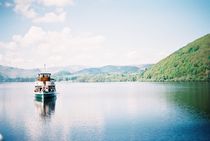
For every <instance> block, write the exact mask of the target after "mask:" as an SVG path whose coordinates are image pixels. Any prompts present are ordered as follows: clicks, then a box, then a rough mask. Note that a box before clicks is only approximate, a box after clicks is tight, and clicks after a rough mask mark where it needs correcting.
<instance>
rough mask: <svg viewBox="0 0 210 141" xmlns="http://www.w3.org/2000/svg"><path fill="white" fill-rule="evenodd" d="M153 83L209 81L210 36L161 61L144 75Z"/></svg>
mask: <svg viewBox="0 0 210 141" xmlns="http://www.w3.org/2000/svg"><path fill="white" fill-rule="evenodd" d="M142 78H143V79H144V80H145V79H146V80H151V81H209V80H210V34H207V35H205V36H203V37H201V38H199V39H197V40H195V41H193V42H191V43H189V44H188V45H186V46H184V47H183V48H181V49H179V50H178V51H176V52H174V53H173V54H171V55H170V56H168V57H166V58H165V59H163V60H161V61H160V62H158V63H157V64H155V65H154V66H152V67H151V68H150V69H148V70H147V71H146V72H144V74H143V75H142Z"/></svg>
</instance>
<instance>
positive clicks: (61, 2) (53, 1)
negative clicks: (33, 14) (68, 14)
mask: <svg viewBox="0 0 210 141" xmlns="http://www.w3.org/2000/svg"><path fill="white" fill-rule="evenodd" d="M38 2H39V3H41V4H43V5H45V6H56V7H64V6H66V5H72V4H73V3H74V1H73V0H38Z"/></svg>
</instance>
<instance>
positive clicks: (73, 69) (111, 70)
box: [0, 64, 151, 81]
mask: <svg viewBox="0 0 210 141" xmlns="http://www.w3.org/2000/svg"><path fill="white" fill-rule="evenodd" d="M147 66H151V65H150V64H145V65H139V66H138V67H137V66H113V65H107V66H103V67H94V68H91V67H87V66H76V65H74V66H66V67H51V68H47V71H48V72H51V73H52V75H53V77H55V78H56V79H57V80H60V81H61V80H71V79H72V78H73V79H75V78H77V79H79V78H80V77H81V78H84V76H86V77H87V75H88V77H92V75H99V74H100V77H101V76H102V74H103V75H105V74H109V75H110V74H123V73H138V72H142V71H143V70H144V69H145V67H147ZM41 70H43V68H40V69H22V68H15V67H8V66H2V65H0V81H33V80H34V79H35V76H36V75H37V74H38V73H39V72H41Z"/></svg>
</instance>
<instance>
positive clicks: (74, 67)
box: [41, 65, 89, 74]
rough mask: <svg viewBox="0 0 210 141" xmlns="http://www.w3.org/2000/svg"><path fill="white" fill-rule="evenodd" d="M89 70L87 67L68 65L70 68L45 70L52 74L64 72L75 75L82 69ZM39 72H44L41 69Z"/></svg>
mask: <svg viewBox="0 0 210 141" xmlns="http://www.w3.org/2000/svg"><path fill="white" fill-rule="evenodd" d="M85 68H89V67H88V66H81V65H70V66H63V67H49V68H47V71H48V72H51V73H52V74H54V73H58V72H60V71H66V72H70V73H75V72H77V71H80V70H82V69H85ZM41 70H44V69H43V68H41Z"/></svg>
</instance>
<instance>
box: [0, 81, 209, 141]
mask: <svg viewBox="0 0 210 141" xmlns="http://www.w3.org/2000/svg"><path fill="white" fill-rule="evenodd" d="M33 87H34V85H33V83H1V84H0V134H2V135H3V137H4V140H6V141H7V140H8V141H12V140H21V141H24V140H29V141H41V140H43V141H47V140H56V141H58V140H67V141H168V140H170V141H173V140H174V141H182V140H183V141H184V140H186V141H199V140H204V141H205V140H206V141H207V140H209V139H210V92H209V89H210V84H209V83H143V82H142V83H141V82H140V83H65V82H62V83H57V91H58V92H59V94H58V96H57V98H52V99H47V100H42V99H35V97H34V94H33Z"/></svg>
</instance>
